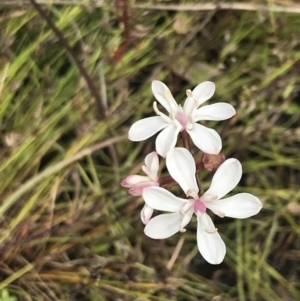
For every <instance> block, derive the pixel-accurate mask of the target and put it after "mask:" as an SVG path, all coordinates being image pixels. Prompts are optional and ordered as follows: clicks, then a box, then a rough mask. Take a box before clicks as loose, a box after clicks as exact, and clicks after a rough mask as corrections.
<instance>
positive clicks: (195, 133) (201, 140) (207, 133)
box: [187, 123, 222, 155]
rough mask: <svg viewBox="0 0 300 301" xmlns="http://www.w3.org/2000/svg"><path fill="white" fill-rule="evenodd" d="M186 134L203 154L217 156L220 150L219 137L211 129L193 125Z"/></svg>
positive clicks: (220, 142) (220, 141)
mask: <svg viewBox="0 0 300 301" xmlns="http://www.w3.org/2000/svg"><path fill="white" fill-rule="evenodd" d="M187 132H188V133H189V135H190V136H191V139H192V140H193V142H194V144H195V145H196V146H197V147H198V148H199V149H200V150H202V151H203V152H204V153H207V154H211V155H218V154H219V152H220V150H221V149H222V140H221V137H220V136H219V134H218V133H217V132H216V131H215V130H213V129H209V128H207V127H205V126H203V125H200V124H197V123H195V124H194V126H193V128H192V129H191V130H187Z"/></svg>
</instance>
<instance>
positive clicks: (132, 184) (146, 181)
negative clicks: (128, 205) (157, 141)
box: [121, 152, 159, 225]
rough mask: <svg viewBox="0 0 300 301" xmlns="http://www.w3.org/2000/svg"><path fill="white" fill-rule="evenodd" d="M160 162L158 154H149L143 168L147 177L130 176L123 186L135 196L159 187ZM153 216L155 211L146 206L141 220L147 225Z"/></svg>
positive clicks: (122, 183) (123, 182)
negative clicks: (152, 187)
mask: <svg viewBox="0 0 300 301" xmlns="http://www.w3.org/2000/svg"><path fill="white" fill-rule="evenodd" d="M158 169H159V160H158V155H157V153H156V152H152V153H150V154H148V155H147V156H146V158H145V165H143V166H142V170H143V172H144V173H145V174H146V176H140V175H130V176H128V177H126V178H125V179H124V180H123V181H122V182H121V185H122V186H123V187H127V188H130V189H129V193H130V194H132V195H134V196H139V195H142V192H143V189H144V188H146V187H151V186H159V182H158V179H159V178H158V174H157V173H158ZM152 214H153V209H152V208H151V207H150V206H148V205H147V204H145V206H144V208H143V209H142V211H141V220H142V222H143V223H144V224H145V225H146V224H147V223H148V221H149V220H150V218H151V216H152Z"/></svg>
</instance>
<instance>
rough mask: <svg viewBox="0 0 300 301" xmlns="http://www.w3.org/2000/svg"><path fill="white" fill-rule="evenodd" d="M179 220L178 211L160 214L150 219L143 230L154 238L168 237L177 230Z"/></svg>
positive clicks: (180, 217)
mask: <svg viewBox="0 0 300 301" xmlns="http://www.w3.org/2000/svg"><path fill="white" fill-rule="evenodd" d="M181 220H182V216H181V214H180V213H167V214H161V215H158V216H155V217H154V218H152V219H150V221H149V222H148V224H147V225H146V227H145V230H144V232H145V234H146V235H147V236H149V237H151V238H154V239H164V238H168V237H170V236H172V235H174V234H175V233H177V232H178V231H179V229H180V223H181Z"/></svg>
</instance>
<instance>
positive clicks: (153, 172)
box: [145, 152, 159, 181]
mask: <svg viewBox="0 0 300 301" xmlns="http://www.w3.org/2000/svg"><path fill="white" fill-rule="evenodd" d="M145 165H146V166H147V168H148V170H149V171H150V173H149V174H148V176H149V177H150V178H151V179H152V180H153V181H157V173H158V169H159V160H158V155H157V152H152V153H150V154H148V155H147V156H146V158H145Z"/></svg>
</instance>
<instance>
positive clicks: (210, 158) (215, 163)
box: [202, 154, 225, 171]
mask: <svg viewBox="0 0 300 301" xmlns="http://www.w3.org/2000/svg"><path fill="white" fill-rule="evenodd" d="M224 161H225V156H224V155H223V154H219V155H209V154H204V156H203V159H202V162H203V163H204V168H205V169H206V170H208V171H213V170H216V169H218V168H219V166H220V165H221V164H222V163H223V162H224Z"/></svg>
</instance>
